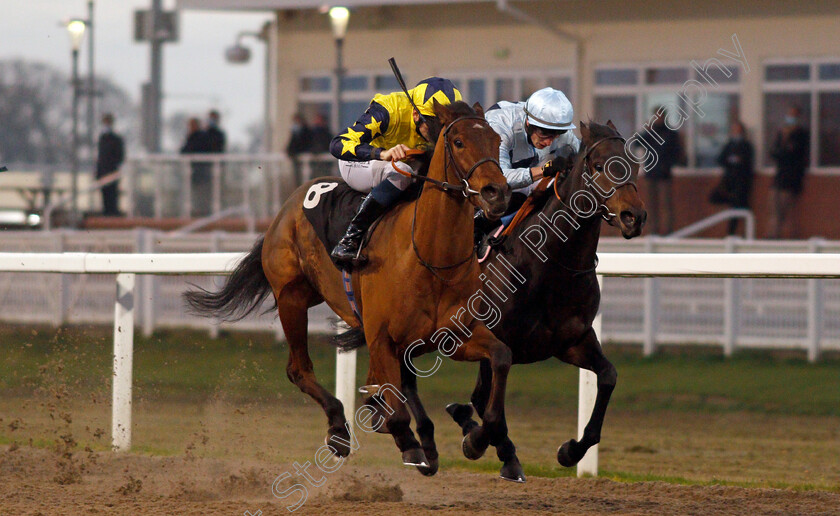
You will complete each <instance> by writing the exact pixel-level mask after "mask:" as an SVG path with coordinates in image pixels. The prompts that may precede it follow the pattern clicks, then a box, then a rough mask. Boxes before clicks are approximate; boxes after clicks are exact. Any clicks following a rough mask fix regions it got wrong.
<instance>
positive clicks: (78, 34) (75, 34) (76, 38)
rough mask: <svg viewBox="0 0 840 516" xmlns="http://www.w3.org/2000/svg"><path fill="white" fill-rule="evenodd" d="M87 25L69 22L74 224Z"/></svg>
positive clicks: (78, 21)
mask: <svg viewBox="0 0 840 516" xmlns="http://www.w3.org/2000/svg"><path fill="white" fill-rule="evenodd" d="M85 29H87V24H86V23H85V22H84V20H79V19H73V20H70V21H69V22H67V32H68V33H69V34H70V45H71V47H72V49H73V54H72V57H73V148H72V149H71V150H72V154H71V155H72V164H71V169H70V172H71V174H72V175H73V183H72V190H71V192H72V194H71V195H72V197H73V223H74V224H75V223H76V221H77V220H78V214H79V47H81V46H82V40H83V39H84V37H85Z"/></svg>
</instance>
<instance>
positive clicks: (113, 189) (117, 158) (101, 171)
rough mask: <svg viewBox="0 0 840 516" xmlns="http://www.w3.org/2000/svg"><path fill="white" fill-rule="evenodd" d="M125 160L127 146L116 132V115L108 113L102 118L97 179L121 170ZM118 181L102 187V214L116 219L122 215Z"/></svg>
mask: <svg viewBox="0 0 840 516" xmlns="http://www.w3.org/2000/svg"><path fill="white" fill-rule="evenodd" d="M124 159H125V145H124V143H123V139H122V138H121V137H120V136H119V135H118V134H117V133H115V132H114V115H112V114H111V113H106V114H105V115H103V116H102V134H100V135H99V144H98V146H97V156H96V179H100V178H102V177H104V176H107V175H108V174H111V173H112V172H116V171H117V170H119V168H120V165H122V162H123V160H124ZM117 201H118V186H117V181H114V182H112V183H109V184H107V185H105V186H103V187H102V214H103V215H105V216H106V217H115V216H118V215H119V214H120V212H119V209H118V208H117Z"/></svg>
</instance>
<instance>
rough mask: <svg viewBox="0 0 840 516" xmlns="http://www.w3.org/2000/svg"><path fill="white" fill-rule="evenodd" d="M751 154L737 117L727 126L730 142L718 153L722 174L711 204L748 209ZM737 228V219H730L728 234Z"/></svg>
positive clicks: (751, 167) (750, 190)
mask: <svg viewBox="0 0 840 516" xmlns="http://www.w3.org/2000/svg"><path fill="white" fill-rule="evenodd" d="M754 155H755V151H754V150H753V146H752V144H751V143H750V142H749V140H747V137H746V128H745V127H744V124H743V123H742V122H741V121H740V120H734V121H733V122H732V124H730V126H729V141H727V142H726V145H724V147H723V150H721V152H720V155H719V156H718V163H719V164H720V166H721V167H723V177H721V181H720V184H718V186H717V188H715V189H714V190H713V191H712V195H711V196H710V198H709V200H710V201H711V202H712V203H714V204H725V205H728V206H730V207H732V208H745V209H749V207H750V193H751V192H752V185H753V173H754V168H753V162H754ZM737 228H738V219H730V220H729V234H730V235H734V234H735V230H736V229H737Z"/></svg>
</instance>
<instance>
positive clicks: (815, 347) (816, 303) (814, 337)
mask: <svg viewBox="0 0 840 516" xmlns="http://www.w3.org/2000/svg"><path fill="white" fill-rule="evenodd" d="M823 243H824V240H823V239H820V238H812V239H810V240H809V241H808V250H809V251H810V252H812V253H819V252H820V250H821V248H822V246H823ZM822 315H823V283H822V280H821V279H817V278H811V279H809V280H808V340H807V346H808V362H811V363H814V362H816V361H817V360H819V358H820V341H821V340H822Z"/></svg>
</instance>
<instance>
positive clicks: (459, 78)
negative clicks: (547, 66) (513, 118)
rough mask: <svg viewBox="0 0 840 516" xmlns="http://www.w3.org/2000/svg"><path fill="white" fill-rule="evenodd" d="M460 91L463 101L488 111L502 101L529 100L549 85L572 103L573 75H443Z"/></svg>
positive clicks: (504, 73) (535, 73)
mask: <svg viewBox="0 0 840 516" xmlns="http://www.w3.org/2000/svg"><path fill="white" fill-rule="evenodd" d="M441 76H442V77H448V78H449V79H451V80H452V82H454V83H455V86H457V87H458V89H460V90H461V94H462V95H463V96H464V101H466V102H467V103H469V104H473V103H475V102H479V103H481V105H482V106H484V108H485V109H486V108H488V107H490V106H492V105H493V104H495V103H496V102H499V101H500V100H506V101H508V102H519V101H523V100H527V99H528V97H530V96H531V94H532V93H534V92H535V91H537V90H540V89H542V88H545V87H547V86H549V87H552V88H555V89H558V90H560V91H562V92H563V93H565V94H566V96H567V97H569V99H570V100H572V92H571V91H570V90H571V86H572V75H571V73H570V72H566V71H550V72H544V71H538V72H527V71H523V72H497V73H462V72H453V73H442V74H441Z"/></svg>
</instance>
